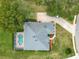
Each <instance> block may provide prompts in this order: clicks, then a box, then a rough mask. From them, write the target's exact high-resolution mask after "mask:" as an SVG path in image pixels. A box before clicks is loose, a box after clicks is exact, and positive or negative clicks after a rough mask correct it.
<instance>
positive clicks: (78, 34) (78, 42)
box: [75, 15, 79, 54]
mask: <svg viewBox="0 0 79 59" xmlns="http://www.w3.org/2000/svg"><path fill="white" fill-rule="evenodd" d="M75 41H76V48H77V52H78V54H79V15H78V16H77V23H76V32H75Z"/></svg>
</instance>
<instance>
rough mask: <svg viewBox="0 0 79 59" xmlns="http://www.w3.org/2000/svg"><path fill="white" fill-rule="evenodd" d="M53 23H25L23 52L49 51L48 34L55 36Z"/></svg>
mask: <svg viewBox="0 0 79 59" xmlns="http://www.w3.org/2000/svg"><path fill="white" fill-rule="evenodd" d="M55 32H56V31H55V24H54V23H39V22H25V24H24V50H49V37H48V34H50V33H53V34H55Z"/></svg>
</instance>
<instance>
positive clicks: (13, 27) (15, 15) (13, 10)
mask: <svg viewBox="0 0 79 59" xmlns="http://www.w3.org/2000/svg"><path fill="white" fill-rule="evenodd" d="M0 3H1V6H0V27H2V28H3V29H4V30H8V31H11V32H13V31H18V30H19V31H20V30H22V29H23V21H24V20H25V19H26V18H31V17H32V16H33V12H34V11H33V9H32V8H31V7H30V6H29V5H26V4H24V3H23V1H21V0H19V1H18V0H1V1H0Z"/></svg>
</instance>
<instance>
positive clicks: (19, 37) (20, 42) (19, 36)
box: [18, 34, 23, 45]
mask: <svg viewBox="0 0 79 59" xmlns="http://www.w3.org/2000/svg"><path fill="white" fill-rule="evenodd" d="M18 43H19V45H22V43H23V35H22V34H19V35H18Z"/></svg>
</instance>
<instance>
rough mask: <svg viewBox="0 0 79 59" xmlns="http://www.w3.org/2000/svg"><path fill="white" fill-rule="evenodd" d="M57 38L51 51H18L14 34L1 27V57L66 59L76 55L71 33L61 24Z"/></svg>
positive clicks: (2, 58)
mask: <svg viewBox="0 0 79 59" xmlns="http://www.w3.org/2000/svg"><path fill="white" fill-rule="evenodd" d="M55 39H56V40H55V41H54V45H53V49H52V50H51V51H50V52H49V51H48V52H45V51H16V50H14V49H13V40H14V39H13V34H12V33H10V32H7V31H3V30H2V29H0V59H64V58H67V57H69V56H73V55H74V51H73V46H72V40H71V35H70V33H68V32H67V31H66V30H64V29H63V28H62V27H60V26H59V25H57V36H56V38H55ZM68 49H69V50H68Z"/></svg>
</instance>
